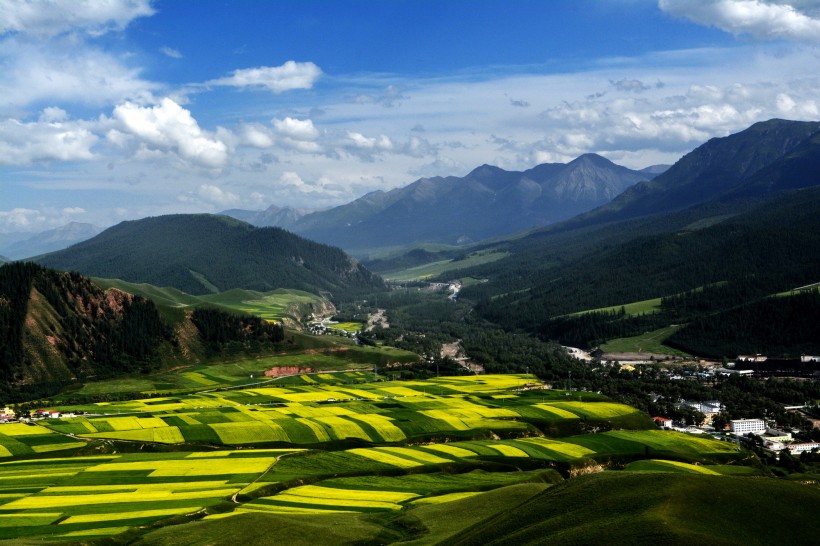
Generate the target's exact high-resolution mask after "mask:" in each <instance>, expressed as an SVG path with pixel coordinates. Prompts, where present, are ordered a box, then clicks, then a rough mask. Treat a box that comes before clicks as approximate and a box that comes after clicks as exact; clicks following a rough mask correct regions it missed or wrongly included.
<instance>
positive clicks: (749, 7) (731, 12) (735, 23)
mask: <svg viewBox="0 0 820 546" xmlns="http://www.w3.org/2000/svg"><path fill="white" fill-rule="evenodd" d="M812 4H813V5H814V7H815V8H816V7H817V3H816V2H772V1H764V0H660V1H659V3H658V5H659V6H660V8H661V9H662V10H664V11H666V12H668V13H671V14H672V15H675V16H678V17H685V18H687V19H689V20H691V21H693V22H695V23H697V24H699V25H704V26H713V27H717V28H719V29H721V30H724V31H726V32H730V33H732V34H734V35H738V36H739V35H744V36H750V37H752V38H754V39H756V40H799V41H809V42H820V19H818V18H817V17H816V16H814V15H813V14H812V13H811V12H810V11H809V10H807V9H806V8H807V7H811V5H812Z"/></svg>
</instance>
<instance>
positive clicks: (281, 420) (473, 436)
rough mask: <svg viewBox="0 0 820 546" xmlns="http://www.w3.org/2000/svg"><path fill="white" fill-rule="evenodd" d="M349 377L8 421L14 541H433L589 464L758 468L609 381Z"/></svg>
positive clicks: (648, 468) (635, 469)
mask: <svg viewBox="0 0 820 546" xmlns="http://www.w3.org/2000/svg"><path fill="white" fill-rule="evenodd" d="M183 373H185V374H189V375H188V376H187V377H188V380H191V381H195V380H199V381H203V382H204V381H206V380H207V379H208V378H207V377H206V376H205V375H204V374H203V375H202V376H194V375H192V374H194V373H199V372H198V371H189V370H186V371H184V372H183ZM341 373H343V374H349V376H348V377H347V378H345V379H344V380H341V378H340V377H338V375H339V374H333V373H319V374H303V375H299V376H294V378H293V379H294V381H293V382H291V383H288V384H284V385H280V386H273V385H259V386H254V387H249V388H240V389H233V390H213V389H210V390H209V389H204V390H202V391H201V392H198V393H196V394H188V395H175V396H155V397H148V398H142V399H136V400H128V401H122V402H109V403H97V404H87V405H83V406H78V407H60V408H59V409H60V410H61V411H64V412H65V411H69V410H72V411H85V412H87V413H85V414H83V415H80V416H78V417H72V418H62V419H50V420H45V421H39V422H38V423H37V424H11V425H0V539H14V540H15V541H16V542H15V543H18V544H19V543H23V544H27V543H29V542H30V543H34V542H38V541H41V540H44V539H47V540H49V541H56V542H71V541H79V542H83V543H95V542H96V541H113V542H108V543H132V542H136V543H139V544H200V543H201V544H236V543H237V542H247V543H249V544H252V543H256V542H259V541H264V540H265V539H264V536H263V535H260V534H259V529H260V528H262V529H264V528H268V529H270V528H271V527H270V526H275V528H276V533H277V535H276V536H277V540H281V541H283V542H288V543H293V544H309V543H311V542H310V541H309V540H308V537H313V539H316V537H322V539H323V540H324V542H319V543H323V544H335V543H337V541H338V543H345V542H350V541H353V542H360V543H371V542H372V543H375V542H379V543H393V542H399V541H402V542H406V543H408V544H430V543H435V542H436V541H439V540H445V539H448V540H454V539H455V537H457V536H459V533H461V532H463V531H465V530H466V529H468V528H471V527H472V526H474V525H478V524H480V523H481V522H482V521H484V520H485V519H486V518H489V517H492V516H494V515H496V514H501V513H505V512H507V511H509V510H510V509H512V507H514V506H517V505H518V504H521V503H524V502H526V501H528V499H531V498H532V499H534V498H537V497H538V496H540V495H544V494H547V493H548V492H550V491H552V490H553V489H556V490H559V489H560V490H563V489H564V488H565V487H566V485H567V484H568V483H572V482H573V481H574V480H576V479H577V478H573V477H571V476H573V475H574V474H575V473H576V471H577V472H580V473H582V474H583V473H584V472H583V469H586V468H593V469H596V470H597V471H600V470H602V469H604V468H612V469H624V470H612V471H611V472H605V473H614V474H623V475H634V476H646V475H661V474H664V475H665V474H670V473H671V474H676V475H680V476H692V478H693V479H697V478H699V477H703V476H707V477H710V478H714V479H718V480H720V479H726V480H745V479H755V478H754V477H755V476H756V475H758V473H757V472H756V470H755V469H752V468H750V467H744V466H741V465H742V464H743V461H745V460H747V459H748V457H749V454H748V453H745V452H740V451H738V449H737V447H736V445H735V444H734V443H729V442H721V441H718V440H714V439H712V438H710V437H704V436H694V435H689V434H683V433H679V432H672V431H662V430H657V429H656V428H654V426H653V425H652V424H651V422H650V421H649V419H648V417H647V416H646V415H643V414H641V413H640V412H638V411H636V410H635V409H634V408H631V407H629V406H626V405H623V404H618V403H615V402H612V401H611V400H609V399H607V398H605V397H603V396H600V395H597V394H594V393H573V396H572V398H571V399H569V398H568V397H567V396H566V393H564V392H563V391H552V390H540V389H537V390H526V387H528V386H532V382H533V379H532V377H531V376H525V375H479V376H460V377H441V378H437V379H433V380H428V381H404V382H397V381H373V379H374V377H375V376H374V375H372V374H371V373H369V372H368V373H366V372H356V371H349V372H341ZM303 376H304V378H303ZM590 428H593V429H595V430H598V432H597V433H594V434H590V433H584V431H585V430H589V429H590ZM724 469H726V470H724ZM741 469H748V472H745V471H742V470H741ZM724 475H730V476H724ZM745 476H748V477H745ZM756 479H761V478H759V477H758V478H756ZM733 483H734V482H733ZM323 526H327V529H325V530H324V531H323V530H322V529H323ZM306 533H308V535H306ZM310 533H313V534H310ZM314 543H315V542H314Z"/></svg>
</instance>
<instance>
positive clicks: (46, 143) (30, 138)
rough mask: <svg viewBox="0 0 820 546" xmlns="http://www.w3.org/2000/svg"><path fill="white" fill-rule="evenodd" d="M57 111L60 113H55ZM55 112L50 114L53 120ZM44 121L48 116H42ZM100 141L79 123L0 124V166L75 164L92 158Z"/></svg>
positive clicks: (17, 122) (10, 122) (8, 122)
mask: <svg viewBox="0 0 820 546" xmlns="http://www.w3.org/2000/svg"><path fill="white" fill-rule="evenodd" d="M58 110H59V109H58ZM54 114H55V112H51V114H50V115H51V116H53V115H54ZM44 115H46V116H47V117H49V115H47V114H45V113H44ZM98 140H99V138H98V137H97V136H96V135H95V134H94V133H92V132H91V131H90V130H89V129H87V128H86V127H84V126H83V124H82V123H80V122H62V121H48V122H40V121H37V122H22V121H19V120H16V119H6V120H2V121H0V164H4V163H5V164H8V165H28V164H31V163H33V162H37V161H51V160H60V161H76V160H89V159H92V158H93V157H94V154H93V153H92V152H91V147H92V146H94V144H95V143H96V142H97V141H98Z"/></svg>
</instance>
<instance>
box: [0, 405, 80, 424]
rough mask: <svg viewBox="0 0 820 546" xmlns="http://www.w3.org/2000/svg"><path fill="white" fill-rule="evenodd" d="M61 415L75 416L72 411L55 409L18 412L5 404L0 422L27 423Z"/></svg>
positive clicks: (0, 414) (57, 417) (58, 417)
mask: <svg viewBox="0 0 820 546" xmlns="http://www.w3.org/2000/svg"><path fill="white" fill-rule="evenodd" d="M61 417H76V415H75V414H73V413H60V412H59V411H57V410H44V409H43V410H37V411H33V412H31V413H25V414H18V413H17V412H16V411H15V410H14V408H12V407H9V406H6V407H5V408H3V410H2V413H0V423H18V422H21V423H28V422H30V421H37V420H40V419H60V418H61Z"/></svg>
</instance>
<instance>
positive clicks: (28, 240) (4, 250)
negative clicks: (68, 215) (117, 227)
mask: <svg viewBox="0 0 820 546" xmlns="http://www.w3.org/2000/svg"><path fill="white" fill-rule="evenodd" d="M102 231H103V229H102V228H100V227H97V226H95V225H93V224H88V223H82V222H70V223H68V224H66V225H64V226H61V227H58V228H54V229H49V230H46V231H43V232H40V233H9V234H4V235H5V237H3V239H4V244H3V246H2V247H0V254H2V255H3V256H7V257H8V258H9V259H10V260H20V259H23V258H29V257H31V256H37V255H40V254H45V253H47V252H54V251H57V250H62V249H64V248H68V247H69V246H71V245H73V244H75V243H79V242H82V241H85V240H87V239H90V238H92V237H94V236H95V235H97V234H99V233H101V232H102Z"/></svg>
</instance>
